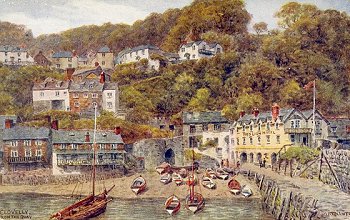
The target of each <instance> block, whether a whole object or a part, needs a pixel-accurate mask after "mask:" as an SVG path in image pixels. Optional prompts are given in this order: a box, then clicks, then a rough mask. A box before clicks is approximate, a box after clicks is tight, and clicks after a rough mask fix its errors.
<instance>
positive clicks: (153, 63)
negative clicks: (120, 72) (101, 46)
mask: <svg viewBox="0 0 350 220" xmlns="http://www.w3.org/2000/svg"><path fill="white" fill-rule="evenodd" d="M161 57H164V58H167V59H168V60H169V61H176V60H177V55H176V54H173V53H166V52H164V51H162V50H160V49H159V48H158V47H156V46H153V45H141V46H138V47H134V48H131V49H130V48H128V49H125V50H123V51H121V52H120V53H119V54H118V56H117V58H116V61H115V63H116V64H117V65H118V64H124V63H132V62H138V61H140V60H142V59H147V60H148V67H149V69H154V70H159V68H160V66H161V61H160V58H161Z"/></svg>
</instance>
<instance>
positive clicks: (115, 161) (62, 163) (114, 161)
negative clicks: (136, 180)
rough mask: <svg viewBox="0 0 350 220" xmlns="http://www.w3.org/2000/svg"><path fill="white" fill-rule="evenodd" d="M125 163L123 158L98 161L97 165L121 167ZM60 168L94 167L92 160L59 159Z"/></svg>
mask: <svg viewBox="0 0 350 220" xmlns="http://www.w3.org/2000/svg"><path fill="white" fill-rule="evenodd" d="M122 162H123V158H117V159H96V165H120V164H122ZM57 165H58V166H67V165H69V166H88V165H92V160H87V159H76V160H74V159H73V160H72V159H71V160H68V159H58V160H57Z"/></svg>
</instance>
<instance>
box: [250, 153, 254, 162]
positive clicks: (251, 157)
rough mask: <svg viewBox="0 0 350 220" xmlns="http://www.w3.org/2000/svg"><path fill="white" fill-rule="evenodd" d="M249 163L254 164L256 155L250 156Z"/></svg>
mask: <svg viewBox="0 0 350 220" xmlns="http://www.w3.org/2000/svg"><path fill="white" fill-rule="evenodd" d="M249 162H250V163H254V154H253V153H250V154H249Z"/></svg>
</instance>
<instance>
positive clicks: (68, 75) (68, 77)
mask: <svg viewBox="0 0 350 220" xmlns="http://www.w3.org/2000/svg"><path fill="white" fill-rule="evenodd" d="M74 71H75V68H67V70H66V76H65V80H72V79H73V73H74Z"/></svg>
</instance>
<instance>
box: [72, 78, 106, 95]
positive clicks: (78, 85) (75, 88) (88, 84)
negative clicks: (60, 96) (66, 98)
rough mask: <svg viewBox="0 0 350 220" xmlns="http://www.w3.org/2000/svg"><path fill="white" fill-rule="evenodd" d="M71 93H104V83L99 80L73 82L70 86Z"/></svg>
mask: <svg viewBox="0 0 350 220" xmlns="http://www.w3.org/2000/svg"><path fill="white" fill-rule="evenodd" d="M69 90H70V92H102V90H103V83H100V82H99V80H88V79H85V80H84V81H81V82H74V81H73V82H72V83H71V85H70V89H69Z"/></svg>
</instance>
